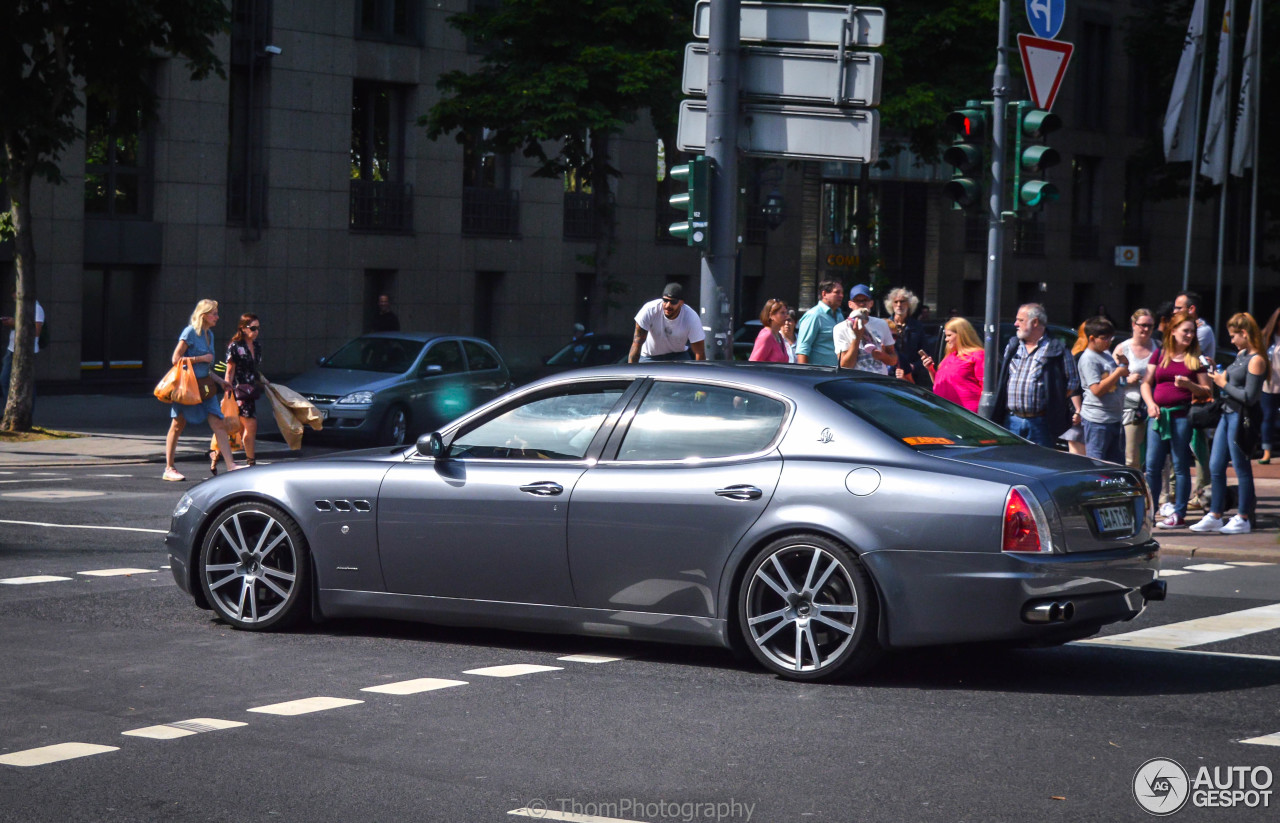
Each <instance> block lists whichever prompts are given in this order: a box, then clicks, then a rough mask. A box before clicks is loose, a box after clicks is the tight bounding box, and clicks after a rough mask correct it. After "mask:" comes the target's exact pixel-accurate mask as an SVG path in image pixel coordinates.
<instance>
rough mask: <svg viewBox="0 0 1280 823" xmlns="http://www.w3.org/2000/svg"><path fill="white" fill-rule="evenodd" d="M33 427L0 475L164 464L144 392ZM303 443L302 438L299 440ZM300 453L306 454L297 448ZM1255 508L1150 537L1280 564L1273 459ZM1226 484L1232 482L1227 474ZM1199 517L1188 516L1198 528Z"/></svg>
mask: <svg viewBox="0 0 1280 823" xmlns="http://www.w3.org/2000/svg"><path fill="white" fill-rule="evenodd" d="M35 419H36V423H37V424H38V425H40V426H42V427H44V428H48V429H54V430H57V431H65V432H76V433H80V434H83V435H84V436H83V437H76V438H68V439H61V440H37V441H32V442H28V443H0V470H12V469H34V468H64V467H68V466H111V465H120V464H126V463H154V464H157V471H156V478H157V479H159V476H160V471H159V467H160V466H163V465H164V436H165V432H166V431H168V427H169V408H168V407H167V406H165V405H164V404H162V403H160V402H158V401H156V400H155V398H153V397H151V396H150V395H149V394H147V393H140V394H139V395H105V394H91V395H84V394H80V395H76V394H62V395H41V396H40V397H39V398H38V399H37V401H36V418H35ZM258 425H259V429H258V444H257V445H258V448H257V456H258V458H259V459H260V460H273V459H277V460H278V459H280V458H282V457H286V456H294V457H296V456H298V453H297V452H291V451H289V448H288V446H286V445H285V444H284V442H283V441H282V440H281V439H280V435H279V430H278V429H277V428H276V424H275V420H274V419H272V418H271V416H270V415H267V416H265V417H262V418H260V419H259V421H258ZM303 442H304V444H306V437H305V435H304V438H303ZM303 448H304V449H309V447H308V446H307V445H304V447H303ZM208 455H209V428H208V427H207V426H195V425H192V426H188V427H187V430H186V431H185V432H183V435H182V437H181V439H180V440H179V441H178V452H177V457H176V460H175V463H176V464H177V465H178V467H179V468H180V469H181V468H182V466H183V464H201V465H203V466H204V468H206V469H207V468H208V459H209V456H208ZM1253 476H1254V481H1255V483H1256V485H1257V490H1258V507H1257V508H1258V510H1257V513H1256V515H1255V521H1254V531H1253V532H1252V533H1250V534H1243V535H1219V534H1206V535H1201V534H1196V533H1195V532H1192V531H1188V530H1187V529H1175V530H1172V531H1168V532H1166V531H1159V532H1158V533H1157V535H1156V539H1157V540H1159V541H1160V547H1161V550H1162V551H1163V552H1164V553H1165V554H1169V555H1181V556H1186V557H1195V558H1196V559H1201V560H1206V561H1213V560H1219V561H1220V560H1237V561H1261V562H1268V563H1280V542H1278V541H1280V460H1278V461H1277V462H1276V463H1274V464H1272V465H1269V466H1262V465H1259V464H1257V463H1254V466H1253ZM1228 482H1231V483H1234V482H1235V481H1234V477H1233V476H1232V477H1231V479H1229V481H1228ZM1202 514H1203V512H1197V511H1193V512H1188V515H1187V519H1188V521H1189V522H1192V523H1194V522H1197V521H1198V520H1199V519H1200V517H1201V515H1202Z"/></svg>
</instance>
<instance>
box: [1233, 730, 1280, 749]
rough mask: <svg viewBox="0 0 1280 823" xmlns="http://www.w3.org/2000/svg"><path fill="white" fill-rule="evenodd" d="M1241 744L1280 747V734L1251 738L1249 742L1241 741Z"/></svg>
mask: <svg viewBox="0 0 1280 823" xmlns="http://www.w3.org/2000/svg"><path fill="white" fill-rule="evenodd" d="M1240 742H1241V743H1253V744H1255V745H1258V746H1280V732H1276V733H1275V734H1268V735H1263V736H1262V737H1250V738H1249V739H1248V740H1241V741H1240Z"/></svg>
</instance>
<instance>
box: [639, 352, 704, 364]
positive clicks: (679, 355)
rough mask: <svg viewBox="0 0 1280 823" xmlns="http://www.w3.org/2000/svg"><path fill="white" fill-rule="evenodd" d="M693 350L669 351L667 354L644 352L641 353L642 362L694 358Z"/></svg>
mask: <svg viewBox="0 0 1280 823" xmlns="http://www.w3.org/2000/svg"><path fill="white" fill-rule="evenodd" d="M692 359H693V352H691V351H689V350H688V349H685V350H684V351H673V352H667V353H666V354H652V355H650V354H642V355H640V362H641V363H663V362H667V361H670V360H692Z"/></svg>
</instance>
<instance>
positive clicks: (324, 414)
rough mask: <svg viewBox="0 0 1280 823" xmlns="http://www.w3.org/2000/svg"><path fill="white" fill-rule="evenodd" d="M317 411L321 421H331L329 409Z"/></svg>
mask: <svg viewBox="0 0 1280 823" xmlns="http://www.w3.org/2000/svg"><path fill="white" fill-rule="evenodd" d="M316 411H318V412H320V419H321V420H328V419H329V410H328V409H316Z"/></svg>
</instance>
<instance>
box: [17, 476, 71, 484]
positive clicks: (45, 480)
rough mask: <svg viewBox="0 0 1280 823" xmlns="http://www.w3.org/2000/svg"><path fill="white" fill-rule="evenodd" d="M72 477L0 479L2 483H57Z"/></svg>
mask: <svg viewBox="0 0 1280 823" xmlns="http://www.w3.org/2000/svg"><path fill="white" fill-rule="evenodd" d="M70 479H71V478H70V477H41V478H39V479H38V480H33V479H31V478H30V477H23V478H21V479H18V480H0V483H57V482H60V481H63V480H70Z"/></svg>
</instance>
